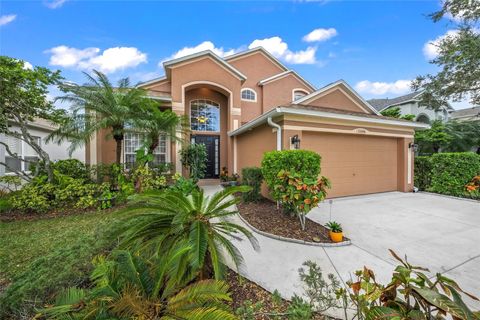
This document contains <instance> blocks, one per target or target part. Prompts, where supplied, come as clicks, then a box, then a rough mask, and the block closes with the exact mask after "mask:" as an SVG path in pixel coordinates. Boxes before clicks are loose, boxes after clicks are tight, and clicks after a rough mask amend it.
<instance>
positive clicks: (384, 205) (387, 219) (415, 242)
mask: <svg viewBox="0 0 480 320" xmlns="http://www.w3.org/2000/svg"><path fill="white" fill-rule="evenodd" d="M332 202H333V203H332V204H330V203H329V202H328V201H327V202H324V203H322V204H321V205H320V207H319V208H317V209H315V210H314V211H312V212H311V214H310V215H309V217H310V218H311V219H312V220H315V221H317V222H320V223H322V224H324V223H326V222H327V221H328V220H330V207H331V219H333V220H336V221H338V222H340V223H342V225H343V227H344V231H345V233H346V235H347V236H348V237H349V238H351V239H352V245H353V246H355V247H357V248H359V249H361V250H363V251H365V252H368V253H369V254H370V255H371V256H374V257H377V258H379V259H382V260H383V261H385V262H386V263H388V264H395V263H396V261H395V260H394V259H393V258H392V257H391V256H390V254H389V252H388V249H393V250H394V251H395V252H396V253H397V254H398V255H400V256H402V257H403V256H404V255H407V258H408V261H410V262H411V263H413V264H416V265H421V266H424V267H427V268H429V269H430V271H431V272H432V273H436V272H441V273H444V274H445V275H446V276H449V277H451V278H453V279H455V280H456V281H457V282H458V283H459V284H460V285H461V286H462V287H463V288H464V289H465V290H467V291H469V292H471V293H474V294H475V295H477V296H480V202H478V201H470V200H461V199H455V198H449V197H444V196H440V195H435V194H429V193H401V192H389V193H382V194H375V195H366V196H358V197H348V198H339V199H334V200H333V201H332ZM359 262H361V263H364V264H366V265H368V261H359Z"/></svg>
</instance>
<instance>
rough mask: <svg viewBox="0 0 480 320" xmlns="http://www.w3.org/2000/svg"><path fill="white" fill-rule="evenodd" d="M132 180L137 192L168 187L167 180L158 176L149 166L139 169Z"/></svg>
mask: <svg viewBox="0 0 480 320" xmlns="http://www.w3.org/2000/svg"><path fill="white" fill-rule="evenodd" d="M132 179H133V181H134V182H135V189H136V191H137V192H143V191H149V190H153V189H161V188H164V187H166V186H167V178H166V177H165V176H163V175H160V174H157V172H155V171H154V170H152V169H151V168H149V167H148V166H140V167H137V168H136V169H135V171H134V172H133V174H132Z"/></svg>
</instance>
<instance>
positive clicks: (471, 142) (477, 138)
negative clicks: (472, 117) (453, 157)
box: [445, 120, 480, 154]
mask: <svg viewBox="0 0 480 320" xmlns="http://www.w3.org/2000/svg"><path fill="white" fill-rule="evenodd" d="M445 129H446V132H447V133H448V134H449V135H450V136H452V140H451V141H450V143H449V144H448V145H447V146H446V150H447V151H449V152H464V151H470V150H471V149H472V147H477V150H476V152H477V153H478V154H480V121H454V120H451V121H449V122H447V124H446V128H445Z"/></svg>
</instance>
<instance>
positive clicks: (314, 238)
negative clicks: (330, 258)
mask: <svg viewBox="0 0 480 320" xmlns="http://www.w3.org/2000/svg"><path fill="white" fill-rule="evenodd" d="M237 208H238V211H239V213H240V215H241V216H242V217H243V218H244V219H245V220H246V221H248V223H250V224H251V225H252V226H253V227H255V228H257V229H258V230H260V231H264V232H267V233H271V234H274V235H277V236H282V237H285V238H291V239H297V240H303V241H310V242H321V243H333V242H332V240H330V237H329V235H328V233H329V230H328V229H327V228H325V227H324V226H322V225H321V224H318V223H316V222H314V221H312V220H309V219H306V223H305V230H302V228H301V226H300V221H298V218H297V217H295V216H290V215H288V214H285V213H283V212H282V211H281V209H277V205H276V204H275V203H274V202H273V201H270V200H268V199H262V200H260V201H258V202H250V203H243V202H242V203H240V204H238V205H237ZM344 239H345V238H344Z"/></svg>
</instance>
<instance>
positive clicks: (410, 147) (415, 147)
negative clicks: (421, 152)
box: [408, 142, 418, 152]
mask: <svg viewBox="0 0 480 320" xmlns="http://www.w3.org/2000/svg"><path fill="white" fill-rule="evenodd" d="M408 148H409V149H412V151H413V152H417V151H418V144H416V143H413V142H410V143H409V144H408Z"/></svg>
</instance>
